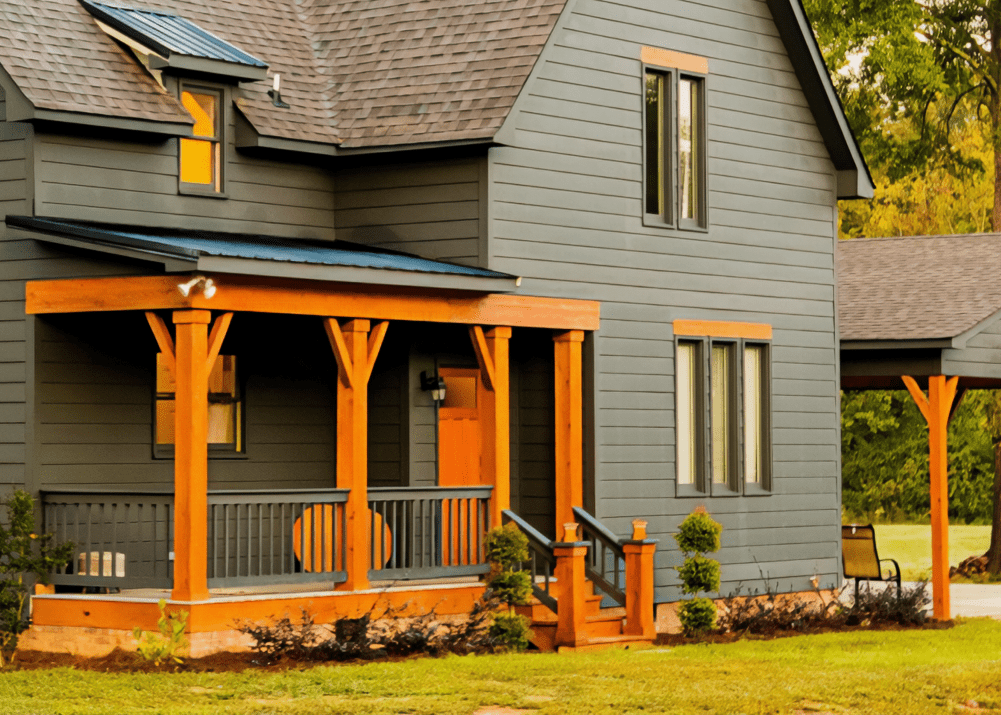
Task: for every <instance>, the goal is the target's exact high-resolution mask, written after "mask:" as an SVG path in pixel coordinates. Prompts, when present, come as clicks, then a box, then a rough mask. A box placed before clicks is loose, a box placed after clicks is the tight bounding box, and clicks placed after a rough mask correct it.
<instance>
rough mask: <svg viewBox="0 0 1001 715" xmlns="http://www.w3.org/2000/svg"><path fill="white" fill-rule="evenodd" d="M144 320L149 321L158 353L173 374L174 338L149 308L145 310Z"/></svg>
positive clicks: (161, 319)
mask: <svg viewBox="0 0 1001 715" xmlns="http://www.w3.org/2000/svg"><path fill="white" fill-rule="evenodd" d="M146 322H147V323H149V327H150V329H151V330H152V331H153V337H155V338H156V344H157V345H159V346H160V353H161V354H162V355H163V364H164V365H165V366H166V368H167V370H168V371H169V372H170V374H171V375H174V374H175V370H176V365H175V360H174V339H173V338H172V337H171V336H170V330H169V329H168V328H167V324H166V323H165V322H164V321H163V318H161V317H160V316H159V315H157V314H156V313H154V312H153V311H151V310H148V311H146Z"/></svg>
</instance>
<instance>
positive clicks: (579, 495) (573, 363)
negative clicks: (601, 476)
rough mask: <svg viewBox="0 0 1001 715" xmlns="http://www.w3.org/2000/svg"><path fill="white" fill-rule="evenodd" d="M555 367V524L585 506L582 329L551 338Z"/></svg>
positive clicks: (572, 519) (569, 520)
mask: <svg viewBox="0 0 1001 715" xmlns="http://www.w3.org/2000/svg"><path fill="white" fill-rule="evenodd" d="M553 340H554V348H555V360H554V363H555V366H556V382H555V384H556V395H555V422H556V434H555V447H556V523H557V524H566V523H569V522H572V521H575V518H574V513H573V508H574V507H575V506H577V507H582V506H584V425H583V419H584V407H583V400H584V389H583V366H582V362H581V359H582V358H581V344H582V343H583V342H584V332H583V331H581V330H570V331H567V332H565V333H560V334H558V335H556V336H555V337H554V338H553Z"/></svg>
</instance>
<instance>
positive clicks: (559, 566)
mask: <svg viewBox="0 0 1001 715" xmlns="http://www.w3.org/2000/svg"><path fill="white" fill-rule="evenodd" d="M577 527H578V524H577V522H573V521H571V522H567V523H566V524H564V525H563V541H562V542H558V543H556V544H553V555H554V556H555V557H556V568H555V570H554V575H555V576H556V582H557V583H558V584H559V588H560V597H559V604H560V609H559V613H558V614H557V620H556V638H555V641H556V646H557V648H559V647H560V646H566V647H570V648H575V647H577V646H581V645H584V644H585V643H587V641H588V638H587V602H586V601H585V594H586V593H587V591H586V587H587V576H586V575H585V574H584V570H585V568H586V560H587V547H588V542H586V541H578V540H577V538H578V537H577Z"/></svg>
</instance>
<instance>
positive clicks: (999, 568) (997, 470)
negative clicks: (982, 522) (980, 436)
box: [987, 441, 1001, 574]
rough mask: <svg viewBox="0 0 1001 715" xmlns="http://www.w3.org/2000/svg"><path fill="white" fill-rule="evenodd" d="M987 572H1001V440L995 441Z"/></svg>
mask: <svg viewBox="0 0 1001 715" xmlns="http://www.w3.org/2000/svg"><path fill="white" fill-rule="evenodd" d="M987 573H990V574H997V573H1001V441H998V442H995V443H994V517H993V518H992V519H991V545H990V548H988V549H987Z"/></svg>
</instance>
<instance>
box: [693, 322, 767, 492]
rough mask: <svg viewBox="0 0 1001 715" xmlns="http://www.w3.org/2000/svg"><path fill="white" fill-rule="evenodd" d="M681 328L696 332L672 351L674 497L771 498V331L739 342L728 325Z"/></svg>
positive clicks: (761, 330) (761, 331)
mask: <svg viewBox="0 0 1001 715" xmlns="http://www.w3.org/2000/svg"><path fill="white" fill-rule="evenodd" d="M679 323H683V324H691V325H692V326H694V327H693V328H692V329H691V330H689V332H686V333H682V334H679V335H678V337H677V342H676V343H675V428H676V437H677V440H676V453H675V464H676V475H677V489H676V491H677V495H678V496H700V495H701V496H705V495H709V494H711V495H713V496H727V495H736V494H745V495H752V494H767V493H769V492H770V490H771V439H770V434H771V433H770V427H769V424H770V420H769V410H770V387H769V386H770V380H769V362H770V357H769V353H770V345H769V343H768V342H767V341H766V339H764V338H763V336H765V335H767V337H768V338H770V337H771V331H770V328H769V326H753V325H752V326H750V327H751V328H754V330H751V331H750V333H751V337H742V336H741V335H740V333H741V330H740V329H739V327H737V328H730V329H727V326H730V325H731V324H726V323H722V324H720V323H715V324H707V323H699V322H696V321H677V322H676V325H677V324H679ZM732 325H736V326H742V325H746V324H732ZM721 326H722V327H721ZM765 328H767V332H766V331H765V330H764V329H765ZM700 329H701V330H703V331H704V332H706V333H708V334H705V335H695V334H693V333H695V332H696V331H698V330H700ZM676 330H677V329H676ZM713 333H716V334H715V335H714V334H713Z"/></svg>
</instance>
